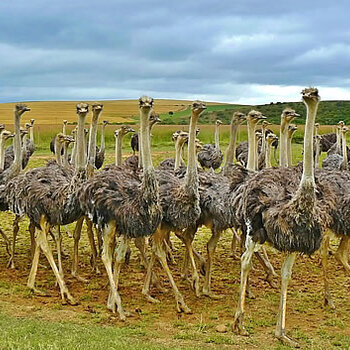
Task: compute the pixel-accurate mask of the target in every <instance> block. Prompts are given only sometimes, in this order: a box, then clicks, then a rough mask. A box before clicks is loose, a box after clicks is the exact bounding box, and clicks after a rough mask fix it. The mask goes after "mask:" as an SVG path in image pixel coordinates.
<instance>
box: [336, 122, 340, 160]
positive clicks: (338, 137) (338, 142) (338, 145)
mask: <svg viewBox="0 0 350 350" xmlns="http://www.w3.org/2000/svg"><path fill="white" fill-rule="evenodd" d="M336 135H337V153H339V154H340V151H341V132H340V130H339V127H338V126H337V128H336Z"/></svg>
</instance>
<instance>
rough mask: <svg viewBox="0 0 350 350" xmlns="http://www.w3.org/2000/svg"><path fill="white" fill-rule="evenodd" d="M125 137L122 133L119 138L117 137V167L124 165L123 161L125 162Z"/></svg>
mask: <svg viewBox="0 0 350 350" xmlns="http://www.w3.org/2000/svg"><path fill="white" fill-rule="evenodd" d="M123 137H124V135H122V133H121V132H120V133H118V137H117V140H116V141H117V143H116V160H115V164H116V165H122V161H123V156H122V148H123Z"/></svg>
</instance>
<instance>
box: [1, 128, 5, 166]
mask: <svg viewBox="0 0 350 350" xmlns="http://www.w3.org/2000/svg"><path fill="white" fill-rule="evenodd" d="M5 142H6V140H5V139H4V138H3V137H1V134H0V171H1V170H4V167H5Z"/></svg>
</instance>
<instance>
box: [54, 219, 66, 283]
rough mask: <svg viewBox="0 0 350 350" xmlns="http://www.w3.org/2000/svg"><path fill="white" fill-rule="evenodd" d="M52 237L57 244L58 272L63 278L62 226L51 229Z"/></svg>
mask: <svg viewBox="0 0 350 350" xmlns="http://www.w3.org/2000/svg"><path fill="white" fill-rule="evenodd" d="M51 231H52V235H53V237H54V240H55V242H56V249H57V261H58V271H59V273H60V275H61V277H62V278H63V276H64V274H63V266H62V234H61V226H60V225H57V226H55V227H53V228H52V229H51Z"/></svg>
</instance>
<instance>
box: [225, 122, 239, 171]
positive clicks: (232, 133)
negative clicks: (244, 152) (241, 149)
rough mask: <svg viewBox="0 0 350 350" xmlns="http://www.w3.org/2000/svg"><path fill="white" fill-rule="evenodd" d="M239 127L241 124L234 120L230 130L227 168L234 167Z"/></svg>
mask: <svg viewBox="0 0 350 350" xmlns="http://www.w3.org/2000/svg"><path fill="white" fill-rule="evenodd" d="M238 126H239V124H238V123H236V122H235V121H234V120H232V122H231V128H230V142H229V145H228V147H227V150H226V161H225V167H227V166H228V165H232V164H233V161H234V158H235V153H236V141H237V133H238Z"/></svg>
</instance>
